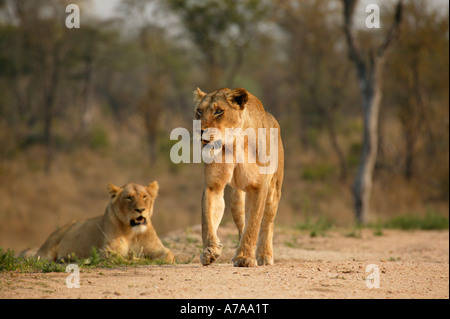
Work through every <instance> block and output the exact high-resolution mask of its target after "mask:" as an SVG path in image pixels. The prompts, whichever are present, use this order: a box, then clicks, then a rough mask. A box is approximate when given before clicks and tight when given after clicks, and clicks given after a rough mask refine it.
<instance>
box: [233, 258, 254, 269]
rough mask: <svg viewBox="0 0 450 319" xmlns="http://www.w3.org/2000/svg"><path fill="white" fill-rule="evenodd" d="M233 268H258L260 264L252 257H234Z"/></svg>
mask: <svg viewBox="0 0 450 319" xmlns="http://www.w3.org/2000/svg"><path fill="white" fill-rule="evenodd" d="M233 266H234V267H256V266H258V264H257V263H256V259H255V258H252V257H245V256H241V257H234V258H233Z"/></svg>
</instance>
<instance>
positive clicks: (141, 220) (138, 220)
mask: <svg viewBox="0 0 450 319" xmlns="http://www.w3.org/2000/svg"><path fill="white" fill-rule="evenodd" d="M141 225H147V219H146V218H145V217H143V216H139V217H138V218H135V219H132V220H130V226H131V227H134V226H141Z"/></svg>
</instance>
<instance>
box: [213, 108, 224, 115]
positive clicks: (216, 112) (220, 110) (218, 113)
mask: <svg viewBox="0 0 450 319" xmlns="http://www.w3.org/2000/svg"><path fill="white" fill-rule="evenodd" d="M222 114H223V110H222V109H216V111H215V112H214V115H215V116H221V115H222Z"/></svg>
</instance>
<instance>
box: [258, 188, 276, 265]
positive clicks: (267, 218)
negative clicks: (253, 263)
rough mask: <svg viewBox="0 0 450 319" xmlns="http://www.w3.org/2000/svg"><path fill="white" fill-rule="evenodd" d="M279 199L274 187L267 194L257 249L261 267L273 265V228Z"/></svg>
mask: <svg viewBox="0 0 450 319" xmlns="http://www.w3.org/2000/svg"><path fill="white" fill-rule="evenodd" d="M279 199H280V196H279V191H278V190H276V189H275V188H274V187H272V188H271V189H270V190H269V191H268V194H267V199H266V206H265V209H264V215H263V219H262V222H261V228H260V229H259V236H258V245H257V248H256V259H257V261H258V265H260V266H263V265H273V226H274V219H275V216H276V214H277V210H278V202H279Z"/></svg>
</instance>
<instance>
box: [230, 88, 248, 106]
mask: <svg viewBox="0 0 450 319" xmlns="http://www.w3.org/2000/svg"><path fill="white" fill-rule="evenodd" d="M227 101H228V102H230V103H231V104H234V105H237V106H239V108H240V109H241V110H242V109H244V107H245V104H247V101H248V92H247V91H246V90H244V89H234V90H231V91H230V92H229V93H228V94H227Z"/></svg>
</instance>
